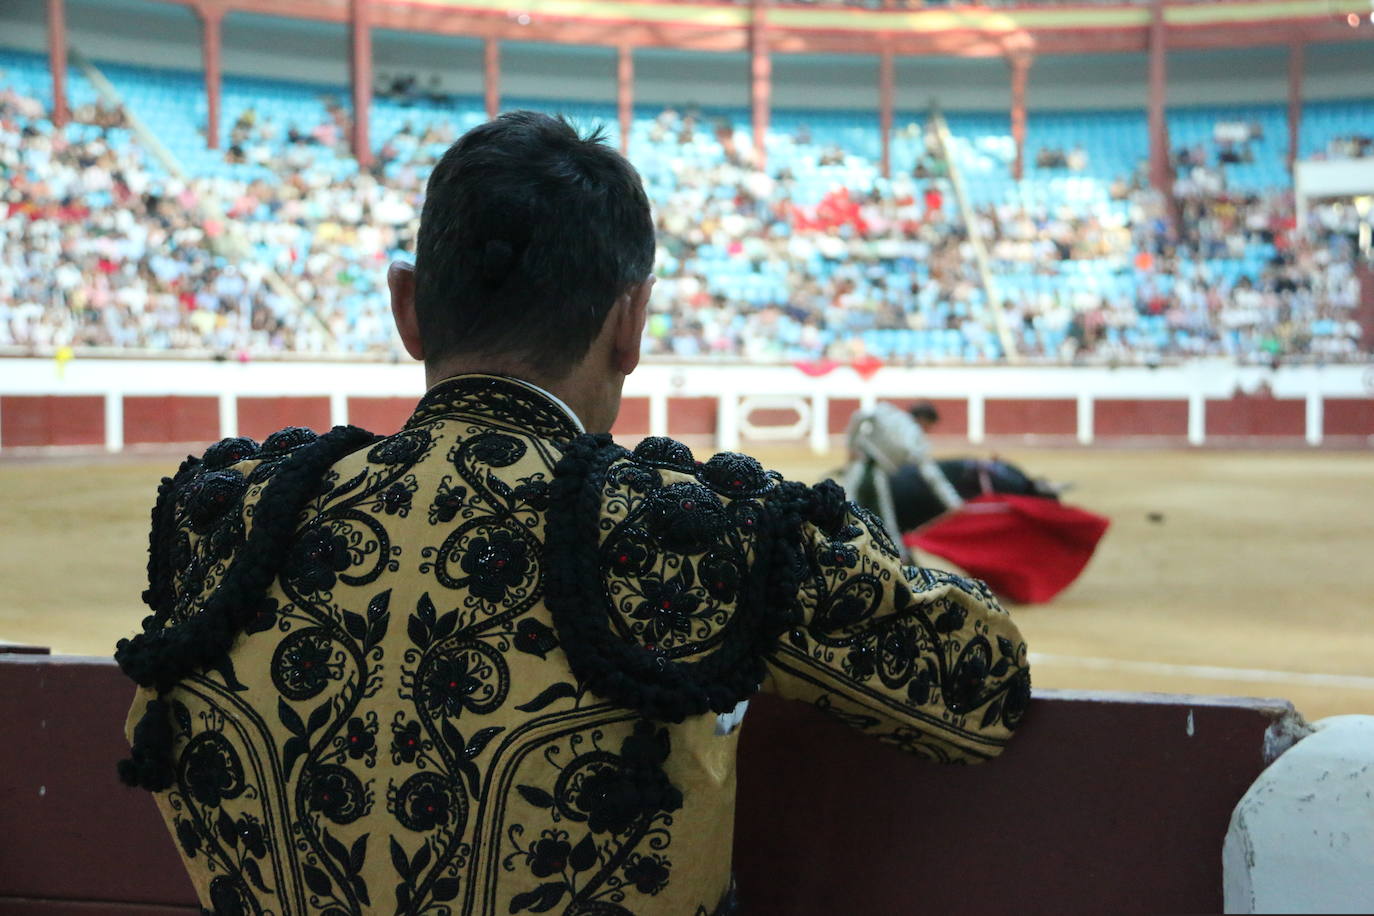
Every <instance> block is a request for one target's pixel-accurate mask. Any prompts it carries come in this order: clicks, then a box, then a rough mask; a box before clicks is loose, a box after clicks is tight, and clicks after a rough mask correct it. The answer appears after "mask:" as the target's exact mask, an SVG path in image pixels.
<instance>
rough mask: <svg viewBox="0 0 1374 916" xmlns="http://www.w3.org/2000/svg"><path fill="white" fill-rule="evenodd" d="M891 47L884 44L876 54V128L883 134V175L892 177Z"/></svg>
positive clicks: (892, 83)
mask: <svg viewBox="0 0 1374 916" xmlns="http://www.w3.org/2000/svg"><path fill="white" fill-rule="evenodd" d="M892 70H893V64H892V48H890V47H887V46H886V45H884V47H883V50H882V52H881V53H880V54H879V56H878V130H879V131H881V132H882V135H883V177H884V178H891V177H892V96H893V89H894V86H895V83H896V80H895V79H894V78H893V73H892Z"/></svg>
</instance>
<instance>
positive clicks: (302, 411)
mask: <svg viewBox="0 0 1374 916" xmlns="http://www.w3.org/2000/svg"><path fill="white" fill-rule="evenodd" d="M413 403H414V402H412V405H413ZM238 417H239V435H240V436H251V437H253V438H254V439H264V438H266V437H267V436H270V435H272V433H274V432H276V431H277V430H279V429H281V428H283V427H285V426H307V427H309V428H310V429H313V430H315V431H316V432H323V431H324V430H327V429H329V428H330V426H331V425H332V424H331V423H330V422H329V419H330V417H329V398H309V397H305V398H303V397H279V398H260V397H246V398H239V413H238Z"/></svg>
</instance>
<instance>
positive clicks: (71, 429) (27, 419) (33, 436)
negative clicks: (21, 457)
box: [0, 395, 105, 448]
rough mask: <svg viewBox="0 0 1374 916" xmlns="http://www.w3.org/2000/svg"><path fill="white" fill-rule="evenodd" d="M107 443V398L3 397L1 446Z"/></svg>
mask: <svg viewBox="0 0 1374 916" xmlns="http://www.w3.org/2000/svg"><path fill="white" fill-rule="evenodd" d="M104 444H105V399H104V398H102V397H94V396H92V397H78V396H71V397H67V396H62V395H38V396H29V395H7V396H5V397H0V446H3V447H5V448H13V447H15V446H35V445H40V446H41V445H49V446H51V445H104Z"/></svg>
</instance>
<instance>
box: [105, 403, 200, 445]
mask: <svg viewBox="0 0 1374 916" xmlns="http://www.w3.org/2000/svg"><path fill="white" fill-rule="evenodd" d="M219 439H220V429H219V402H218V401H217V400H216V399H215V398H196V397H181V396H179V395H166V396H157V395H133V396H129V397H126V398H124V441H125V443H126V444H128V445H153V444H161V443H170V442H218V441H219Z"/></svg>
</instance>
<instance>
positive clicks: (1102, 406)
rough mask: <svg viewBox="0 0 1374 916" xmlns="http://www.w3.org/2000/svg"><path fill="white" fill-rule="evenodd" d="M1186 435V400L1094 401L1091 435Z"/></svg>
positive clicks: (1099, 436)
mask: <svg viewBox="0 0 1374 916" xmlns="http://www.w3.org/2000/svg"><path fill="white" fill-rule="evenodd" d="M1186 435H1188V402H1187V401H1147V400H1120V401H1118V400H1116V399H1115V398H1112V399H1110V400H1101V401H1094V402H1093V436H1094V437H1095V438H1098V439H1113V438H1125V437H1130V436H1186Z"/></svg>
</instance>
